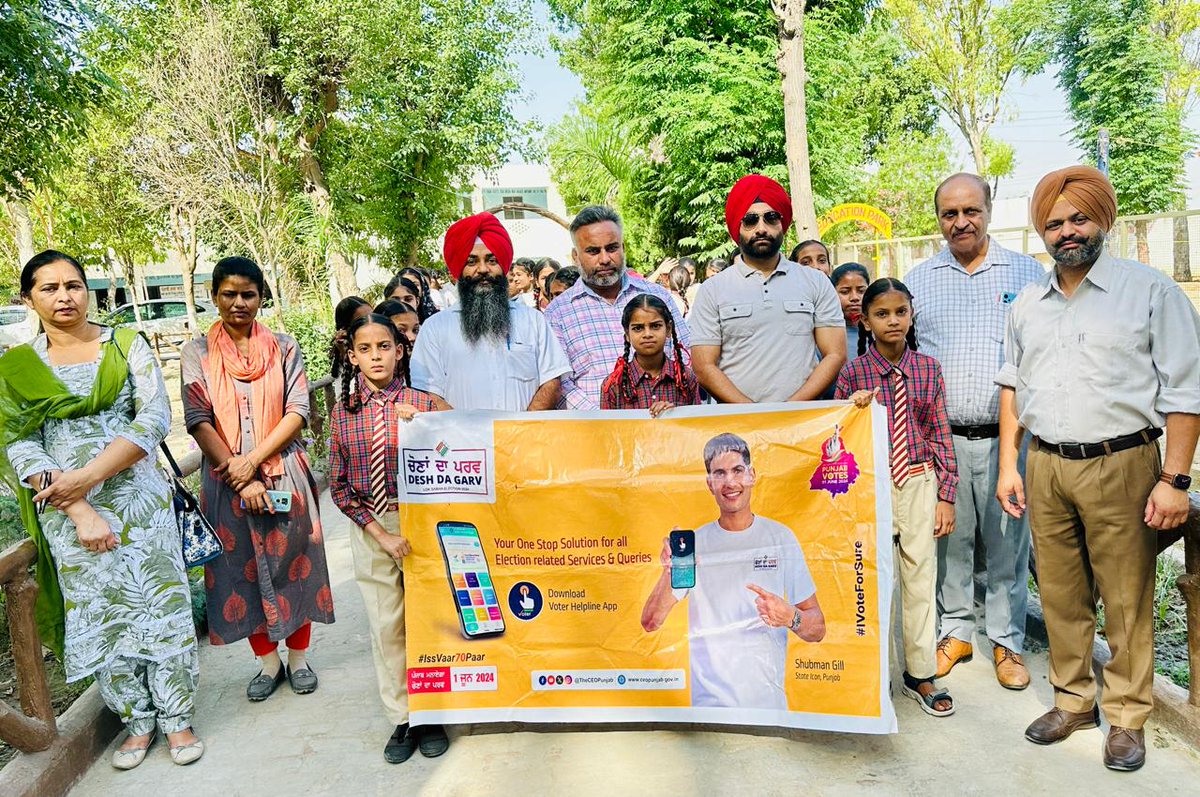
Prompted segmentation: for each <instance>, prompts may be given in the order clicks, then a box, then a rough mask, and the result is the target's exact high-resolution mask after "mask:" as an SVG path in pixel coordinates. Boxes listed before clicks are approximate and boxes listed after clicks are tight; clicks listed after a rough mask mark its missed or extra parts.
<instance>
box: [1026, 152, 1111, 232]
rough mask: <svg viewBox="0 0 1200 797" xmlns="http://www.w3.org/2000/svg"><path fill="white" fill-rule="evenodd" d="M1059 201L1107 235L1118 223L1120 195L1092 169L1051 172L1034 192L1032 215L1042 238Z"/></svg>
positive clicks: (1031, 205) (1071, 167) (1084, 167)
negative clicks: (1064, 202) (1047, 221)
mask: <svg viewBox="0 0 1200 797" xmlns="http://www.w3.org/2000/svg"><path fill="white" fill-rule="evenodd" d="M1060 197H1061V198H1062V199H1065V200H1066V201H1067V202H1070V203H1071V204H1072V205H1074V206H1075V207H1077V208H1078V209H1079V210H1080V211H1081V212H1082V213H1083V214H1084V215H1085V216H1087V217H1088V218H1089V219H1091V220H1092V221H1094V222H1096V224H1098V225H1100V229H1102V230H1104V231H1105V232H1107V231H1108V230H1110V229H1112V226H1113V222H1114V221H1116V219H1117V194H1116V192H1114V191H1113V187H1112V183H1110V182H1109V181H1108V178H1107V177H1105V176H1104V174H1103V172H1101V171H1100V170H1099V169H1093V168H1092V167H1091V166H1068V167H1067V168H1065V169H1059V170H1058V171H1056V172H1050V173H1049V174H1047V175H1046V176H1045V177H1043V178H1042V179H1041V181H1040V182H1039V183H1038V184H1037V188H1035V189H1033V200H1032V201H1030V203H1029V215H1030V216H1031V217H1032V219H1033V226H1034V228H1035V229H1036V230H1037V232H1038V234H1039V235H1040V234H1041V233H1043V232H1045V230H1046V219H1048V218H1049V217H1050V211H1051V209H1052V208H1053V207H1054V204H1055V203H1056V202H1058V201H1059V198H1060Z"/></svg>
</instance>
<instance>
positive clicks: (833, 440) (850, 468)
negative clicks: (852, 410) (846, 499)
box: [808, 424, 858, 496]
mask: <svg viewBox="0 0 1200 797" xmlns="http://www.w3.org/2000/svg"><path fill="white" fill-rule="evenodd" d="M857 479H858V463H857V462H855V461H854V455H853V454H851V453H850V452H849V451H848V450H847V449H846V444H845V443H844V442H842V427H841V425H840V424H838V425H835V426H834V427H833V434H831V435H830V436H829V438H828V439H827V440H826V441H825V442H824V443H822V444H821V464H819V465H818V466H817V470H816V473H814V474H813V475H812V479H810V480H809V482H808V486H809V488H810V489H812V490H814V491H816V490H828V491H829V494H830V495H833V496H836V495H844V494H845V493H847V492H849V491H850V485H852V484H854V482H855V480H857Z"/></svg>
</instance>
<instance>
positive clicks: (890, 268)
mask: <svg viewBox="0 0 1200 797" xmlns="http://www.w3.org/2000/svg"><path fill="white" fill-rule="evenodd" d="M989 232H990V233H991V236H992V238H993V239H994V240H995V241H996V242H997V243H999V244H1000V245H1001V246H1003V247H1005V248H1006V249H1011V250H1013V251H1014V252H1023V253H1025V254H1027V255H1030V256H1032V257H1035V258H1037V259H1038V260H1040V261H1041V262H1042V263H1043V264H1044V265H1046V266H1049V264H1050V262H1051V261H1050V256H1049V255H1048V254H1046V247H1045V246H1043V245H1042V239H1041V238H1040V237H1039V236H1038V234H1037V231H1036V230H1034V228H1033V227H1006V228H1002V229H994V230H989ZM943 246H945V241H944V240H943V239H942V236H941V235H925V236H920V237H914V238H891V239H881V240H871V241H844V242H841V243H836V244H833V245H832V247H831V248H832V250H833V251H832V255H833V261H834V262H835V263H849V262H855V263H862V264H863V265H864V266H866V267H867V268H869V269H870V270H871V273H872V274H874V275H876V276H879V277H899V278H903V277H904V275H905V274H907V273H908V271H909V269H911V268H912V267H913V266H915V265H917V264H918V263H920V262H922V261H923V260H926V259H928V258H930V257H932V256H933V255H934V254H936V253H937V252H938V251H939V250H941V248H942V247H943ZM1109 248H1110V250H1111V251H1112V253H1113V254H1114V255H1116V256H1117V257H1126V258H1130V259H1132V260H1140V261H1141V262H1143V263H1146V264H1147V265H1150V266H1153V267H1154V268H1156V269H1158V270H1159V271H1162V272H1163V273H1164V274H1167V275H1169V276H1171V277H1173V278H1174V279H1175V280H1177V281H1179V282H1185V283H1186V282H1192V281H1193V280H1196V279H1200V210H1184V211H1179V212H1175V213H1157V214H1154V215H1149V216H1122V217H1121V218H1118V219H1117V221H1116V223H1115V224H1114V225H1113V229H1112V232H1111V233H1110V234H1109ZM1193 264H1195V266H1196V267H1195V270H1193ZM1189 295H1190V296H1192V300H1193V301H1196V300H1197V294H1196V293H1193V292H1191V291H1189Z"/></svg>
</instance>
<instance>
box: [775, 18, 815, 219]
mask: <svg viewBox="0 0 1200 797" xmlns="http://www.w3.org/2000/svg"><path fill="white" fill-rule="evenodd" d="M804 3H805V0H771V8H772V9H773V10H774V11H775V17H776V19H777V20H778V21H779V56H778V58H777V59H776V64H777V65H778V67H779V74H780V75H781V76H782V77H783V128H784V134H785V137H786V141H787V164H788V181H789V182H790V183H791V194H792V215H793V217H794V218H795V225H796V234H797V235H799V236H800V240H802V241H803V240H805V239H808V238H816V237H817V212H816V208H815V207H814V204H813V191H812V174H811V171H810V166H809V160H808V106H807V102H806V99H805V96H804V84H805V83H806V82H807V79H808V77H807V75H806V74H805V72H804Z"/></svg>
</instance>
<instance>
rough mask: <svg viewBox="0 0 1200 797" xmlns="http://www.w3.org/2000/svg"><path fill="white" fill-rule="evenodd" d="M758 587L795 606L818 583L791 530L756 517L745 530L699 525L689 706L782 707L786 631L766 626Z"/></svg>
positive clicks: (684, 593)
mask: <svg viewBox="0 0 1200 797" xmlns="http://www.w3.org/2000/svg"><path fill="white" fill-rule="evenodd" d="M747 584H757V585H758V586H760V587H762V588H763V589H765V590H767V591H768V592H772V593H774V594H776V595H779V596H781V597H782V598H783V599H784V600H786V601H787V602H788V603H789V604H792V605H795V604H797V603H800V602H801V601H805V600H808V599H809V598H811V597H812V596H813V595H814V594H816V591H817V588H816V585H815V584H814V583H813V580H812V575H811V574H810V573H809V571H808V564H807V563H806V562H805V560H804V551H803V550H802V549H801V548H800V543H799V542H797V541H796V535H795V534H793V533H792V531H791V529H789V528H788V527H787V526H784V525H783V524H781V523H777V522H775V521H774V520H770V519H768V518H764V517H757V516H756V517H755V518H754V522H753V523H751V524H750V527H749V528H747V529H746V530H744V531H726V530H725V529H723V528H721V527H720V525H719V524H718V523H717V522H716V521H713V522H712V523H708V524H705V525H704V526H701V527H700V528H698V529H696V586H695V587H693V588H692V589H690V590H675V591H674V594H675V597H676V598H677V599H679V600H682V599H683V598H685V597H690V598H691V599H690V600H689V601H688V639H689V643H690V647H691V666H692V705H693V706H723V707H731V708H758V709H763V708H765V709H777V710H780V711H786V710H787V695H786V693H785V692H784V684H783V675H784V665H785V662H786V659H787V643H788V634H790V633H791V632H790V631H789V630H788V629H787V628H771V627H770V626H768V625H766V624H765V623H763V621H762V618H760V617H759V616H758V610H757V609H756V608H755V606H754V600H755V598H757V597H758V596H757V595H756V594H755V593H754V592H751V591H750V590H749V589H747V588H746V585H747Z"/></svg>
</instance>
